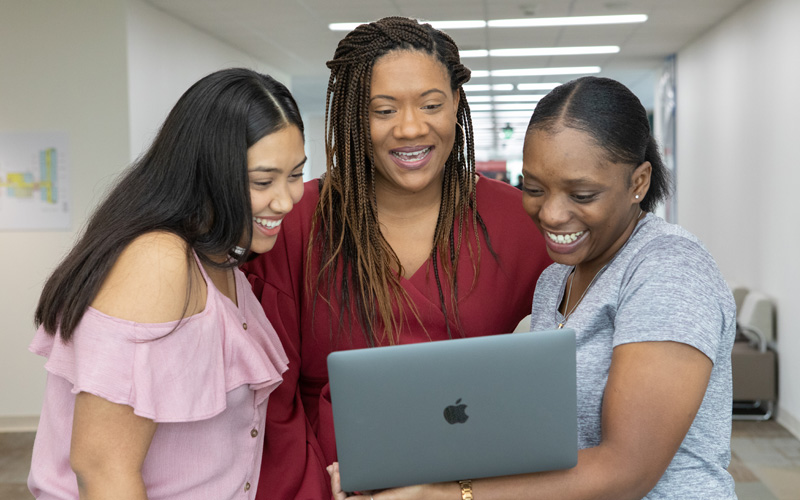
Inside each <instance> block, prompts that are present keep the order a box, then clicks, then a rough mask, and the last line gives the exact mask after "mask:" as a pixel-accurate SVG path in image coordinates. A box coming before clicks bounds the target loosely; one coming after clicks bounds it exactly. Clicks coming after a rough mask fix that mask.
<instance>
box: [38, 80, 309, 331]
mask: <svg viewBox="0 0 800 500" xmlns="http://www.w3.org/2000/svg"><path fill="white" fill-rule="evenodd" d="M291 125H294V126H296V127H298V128H299V129H300V132H301V133H302V132H303V121H302V119H301V117H300V112H299V110H298V108H297V103H296V102H295V100H294V98H293V97H292V95H291V94H290V93H289V90H288V89H287V88H286V87H285V86H284V85H283V84H281V83H280V82H278V81H277V80H275V79H274V78H272V77H270V76H268V75H263V74H260V73H256V72H254V71H251V70H249V69H243V68H232V69H225V70H221V71H217V72H215V73H212V74H210V75H208V76H206V77H204V78H202V79H201V80H200V81H198V82H197V83H195V84H194V85H192V87H190V88H189V90H187V91H186V92H185V93H184V94H183V95H182V96H181V98H180V99H179V100H178V102H177V104H176V105H175V107H174V108H173V109H172V111H170V113H169V115H168V116H167V119H166V121H165V122H164V124H163V125H162V126H161V129H160V131H159V132H158V135H157V136H156V138H155V140H154V141H153V144H152V145H151V146H150V148H149V149H148V150H147V151H146V152H145V153H144V154H143V155H142V156H141V157H140V158H139V159H138V160H137V161H136V162H134V163H133V164H132V165H131V167H130V168H129V169H128V170H127V172H125V173H124V175H123V177H122V178H121V180H120V181H119V182H118V183H117V184H116V186H115V187H114V188H113V189H112V190H111V192H110V193H109V194H108V195H107V197H106V198H105V200H104V201H103V202H102V203H101V204H100V206H99V207H98V208H97V209H96V210H95V211H94V213H93V215H92V216H91V218H90V219H89V222H88V224H87V226H86V229H85V231H84V233H83V235H82V236H81V237H80V239H79V240H78V242H77V244H76V245H75V246H74V247H73V248H72V250H71V251H70V252H69V254H68V255H67V256H66V258H65V259H64V260H63V261H62V262H61V263H60V264H59V265H58V267H57V268H56V270H55V271H54V272H53V274H52V275H51V276H50V277H49V278H48V280H47V282H46V283H45V285H44V289H43V291H42V295H41V296H40V298H39V303H38V305H37V307H36V313H35V317H34V319H35V323H36V326H37V327H38V326H40V325H43V326H44V329H45V331H47V332H48V333H49V334H50V335H55V334H56V331H57V330H60V336H61V338H62V339H63V340H64V341H65V342H68V341H69V340H70V338H71V337H72V334H73V332H74V330H75V327H76V326H77V325H78V323H79V322H80V320H81V317H82V316H83V314H84V313H85V311H86V309H87V308H88V307H89V305H90V304H91V302H92V300H94V298H95V296H96V295H97V293H98V291H99V290H100V287H101V285H102V284H103V281H104V280H105V279H106V276H107V275H108V273H109V271H110V270H111V267H112V266H113V265H114V263H115V262H116V260H117V258H118V257H119V255H120V253H121V252H122V250H123V249H124V248H125V247H126V246H127V245H128V244H129V243H131V242H132V241H133V240H134V239H135V238H137V237H138V236H140V235H142V234H144V233H147V232H150V231H167V232H170V233H174V234H176V235H178V236H179V237H181V238H182V239H183V240H185V241H186V243H187V245H188V249H193V250H194V251H195V252H196V253H197V255H198V257H199V258H200V259H201V260H202V261H203V262H204V263H207V264H209V265H213V266H223V267H227V266H234V265H237V264H239V263H240V261H241V260H242V259H244V258H245V256H244V255H236V256H234V258H235V259H236V262H231V263H224V264H219V263H217V262H214V261H213V260H212V257H214V256H220V255H227V254H229V252H231V250H232V249H233V248H234V247H235V246H237V245H239V244H240V243H241V242H242V241H245V242H246V243H247V246H248V247H249V244H250V240H251V238H252V223H251V222H250V221H251V220H252V211H251V207H250V190H249V181H248V173H247V149H248V148H249V147H250V146H252V145H253V144H255V143H256V142H258V141H259V140H260V139H261V138H262V137H264V136H266V135H269V134H271V133H273V132H275V131H277V130H280V129H282V128H284V127H287V126H291ZM190 258H191V250H188V252H187V264H189V263H190V260H189V259H190ZM190 276H191V275H190ZM187 304H188V297H187Z"/></svg>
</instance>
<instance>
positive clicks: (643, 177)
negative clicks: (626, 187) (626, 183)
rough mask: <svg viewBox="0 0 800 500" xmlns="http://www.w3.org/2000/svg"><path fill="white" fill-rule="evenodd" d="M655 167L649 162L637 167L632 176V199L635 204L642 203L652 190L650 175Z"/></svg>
mask: <svg viewBox="0 0 800 500" xmlns="http://www.w3.org/2000/svg"><path fill="white" fill-rule="evenodd" d="M652 172H653V166H652V165H650V162H649V161H646V162H643V163H642V164H641V165H639V166H638V167H636V168H635V169H634V170H633V173H632V174H631V198H632V201H633V203H641V202H642V201H643V200H644V197H645V196H647V191H649V190H650V174H651V173H652Z"/></svg>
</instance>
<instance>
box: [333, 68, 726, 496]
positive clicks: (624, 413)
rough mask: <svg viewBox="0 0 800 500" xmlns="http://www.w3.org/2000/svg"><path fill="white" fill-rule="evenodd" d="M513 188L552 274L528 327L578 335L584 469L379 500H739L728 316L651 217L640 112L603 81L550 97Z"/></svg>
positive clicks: (651, 185) (664, 180)
mask: <svg viewBox="0 0 800 500" xmlns="http://www.w3.org/2000/svg"><path fill="white" fill-rule="evenodd" d="M523 175H524V180H523V193H524V195H523V203H524V206H525V210H526V211H527V212H528V213H529V214H530V216H531V218H532V219H533V220H534V222H535V223H536V225H537V226H538V227H539V230H540V231H541V232H542V234H544V235H545V237H546V241H547V250H548V252H549V253H550V256H551V257H552V258H553V260H554V261H555V263H554V264H553V265H552V266H550V267H549V268H547V270H546V271H544V272H543V273H542V275H541V277H540V278H539V282H538V283H537V285H536V293H535V294H534V300H533V314H532V320H531V327H532V329H533V330H546V329H551V328H561V327H562V326H567V327H569V328H572V329H574V330H575V333H576V341H577V370H578V371H577V380H578V393H577V396H578V448H579V451H578V463H577V465H576V466H575V467H573V468H571V469H568V470H558V471H549V472H540V473H533V474H528V475H519V476H508V477H497V478H483V479H475V480H472V481H469V480H467V478H463V479H464V480H462V481H459V482H451V483H440V484H435V485H423V486H416V487H410V488H402V489H396V490H387V491H383V492H380V493H375V494H374V495H373V498H374V500H410V499H425V500H457V499H459V498H474V499H475V500H537V499H547V500H550V499H560V500H588V499H592V500H594V499H604V498H609V499H615V500H626V499H629V500H634V499H641V498H645V499H650V500H656V499H659V500H661V499H664V500H684V499H715V500H735V499H736V493H735V492H734V483H733V478H732V477H731V475H730V474H729V473H728V471H727V470H726V468H727V467H728V463H729V461H730V456H731V455H730V431H731V347H732V345H733V338H734V334H735V328H736V325H735V323H736V319H735V316H736V311H735V305H734V301H733V297H732V296H731V292H730V290H729V289H728V286H727V285H726V283H725V281H724V280H723V278H722V276H721V274H720V272H719V270H718V269H717V266H716V264H715V262H714V259H713V258H712V257H711V255H709V253H708V251H706V249H705V248H704V247H703V245H702V243H700V241H699V240H698V239H697V238H696V237H694V236H693V235H691V234H690V233H689V232H688V231H686V230H685V229H683V228H681V227H680V226H676V225H673V224H669V223H667V222H665V221H664V220H663V219H661V218H659V217H657V216H655V215H653V214H652V213H651V212H652V210H653V209H654V208H655V207H656V205H658V203H659V202H661V201H662V200H663V199H664V198H665V197H666V196H667V195H668V193H669V186H670V179H669V173H668V171H667V169H666V168H665V166H664V164H663V162H662V161H661V158H660V155H659V152H658V146H657V145H656V142H655V140H653V138H652V137H651V135H650V125H649V122H648V119H647V113H646V112H645V110H644V107H643V106H642V105H641V103H640V102H639V99H638V98H637V97H636V96H635V95H634V94H633V93H632V92H631V91H630V90H628V89H627V88H626V87H625V86H624V85H622V84H621V83H619V82H616V81H614V80H610V79H608V78H597V77H584V78H580V79H578V80H574V81H572V82H569V83H566V84H564V85H561V86H559V87H557V88H556V89H554V90H553V91H552V92H551V93H550V94H548V95H547V96H546V97H545V98H544V99H542V100H541V101H539V104H538V105H537V106H536V110H535V111H534V113H533V117H532V118H531V121H530V124H529V126H528V131H527V135H526V138H525V146H524V154H523ZM475 451H476V453H480V450H475ZM375 460H380V457H375ZM331 470H332V472H333V476H334V477H333V481H334V483H335V484H334V488H335V489H336V499H337V500H344V498H345V494H344V493H343V492H341V491H339V489H338V475H337V466H336V465H334V466H332V468H331ZM355 498H359V499H360V500H366V499H367V498H370V497H369V496H366V497H365V496H360V497H355Z"/></svg>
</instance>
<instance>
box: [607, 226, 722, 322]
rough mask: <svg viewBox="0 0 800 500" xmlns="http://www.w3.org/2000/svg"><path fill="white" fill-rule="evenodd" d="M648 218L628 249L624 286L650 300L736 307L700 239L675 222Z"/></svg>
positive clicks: (698, 305)
mask: <svg viewBox="0 0 800 500" xmlns="http://www.w3.org/2000/svg"><path fill="white" fill-rule="evenodd" d="M650 217H652V220H650V221H648V224H647V225H645V226H643V227H642V230H643V231H640V233H641V234H639V235H637V238H636V240H638V241H635V244H634V245H633V246H634V248H633V249H632V251H631V252H630V255H629V260H628V263H627V267H626V269H625V273H624V277H623V286H624V287H625V288H626V289H628V290H629V291H630V292H633V291H636V290H638V291H645V290H646V291H647V293H646V295H648V296H649V297H650V298H651V299H652V300H655V298H657V297H660V298H661V299H663V300H666V301H670V302H671V301H679V300H684V301H686V302H687V303H692V304H694V307H700V304H701V303H703V302H708V303H709V306H710V307H713V308H715V309H716V308H718V307H719V306H721V308H722V310H724V311H726V312H729V310H730V309H731V307H735V306H732V300H733V299H732V297H731V292H730V290H729V288H728V286H727V284H726V282H725V280H724V278H723V276H722V273H721V272H720V270H719V268H718V267H717V263H716V262H715V260H714V258H713V257H712V256H711V254H710V253H709V252H708V250H706V248H705V246H703V244H702V242H701V241H700V240H699V239H698V238H697V237H695V236H694V235H692V234H691V233H690V232H689V231H687V230H685V229H683V228H682V227H680V226H678V225H675V224H670V223H667V222H665V221H663V220H662V219H660V218H658V217H654V216H650ZM648 226H649V227H648ZM712 304H716V305H712Z"/></svg>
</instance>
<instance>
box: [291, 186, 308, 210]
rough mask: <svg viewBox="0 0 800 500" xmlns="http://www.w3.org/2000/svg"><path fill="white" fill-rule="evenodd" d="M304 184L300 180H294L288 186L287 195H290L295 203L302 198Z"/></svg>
mask: <svg viewBox="0 0 800 500" xmlns="http://www.w3.org/2000/svg"><path fill="white" fill-rule="evenodd" d="M304 190H305V189H304V186H303V182H302V181H296V182H295V183H294V184H292V185H290V187H289V196H291V197H292V203H293V204H295V205H297V204H298V203H300V200H301V199H303V191H304Z"/></svg>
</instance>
